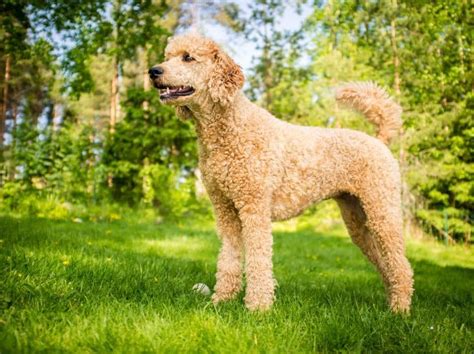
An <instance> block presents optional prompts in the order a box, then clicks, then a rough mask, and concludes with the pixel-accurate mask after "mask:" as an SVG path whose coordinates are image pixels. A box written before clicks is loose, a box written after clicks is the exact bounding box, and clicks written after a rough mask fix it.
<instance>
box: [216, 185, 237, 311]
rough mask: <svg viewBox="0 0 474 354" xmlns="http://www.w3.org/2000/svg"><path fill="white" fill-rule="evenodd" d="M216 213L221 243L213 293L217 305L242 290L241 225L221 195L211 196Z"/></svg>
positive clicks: (229, 204) (232, 208) (230, 203)
mask: <svg viewBox="0 0 474 354" xmlns="http://www.w3.org/2000/svg"><path fill="white" fill-rule="evenodd" d="M211 199H212V202H213V204H214V210H215V213H216V219H217V220H216V221H217V232H218V234H219V237H220V239H221V241H222V245H221V249H220V252H219V258H218V260H217V274H216V286H215V287H214V290H215V293H214V294H213V295H212V301H213V302H214V303H215V304H217V303H218V302H221V301H226V300H230V299H232V298H234V297H235V296H236V295H237V294H238V293H239V291H240V290H241V288H242V251H243V249H242V237H241V231H242V227H241V223H240V219H239V217H238V214H237V211H236V210H235V207H234V205H233V203H232V202H230V201H229V200H227V199H226V198H225V197H223V196H222V195H220V196H219V195H216V193H214V194H213V195H212V196H211Z"/></svg>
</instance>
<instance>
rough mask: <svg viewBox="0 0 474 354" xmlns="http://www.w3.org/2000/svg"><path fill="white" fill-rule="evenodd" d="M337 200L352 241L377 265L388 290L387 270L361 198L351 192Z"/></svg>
mask: <svg viewBox="0 0 474 354" xmlns="http://www.w3.org/2000/svg"><path fill="white" fill-rule="evenodd" d="M336 202H337V204H338V205H339V208H340V210H341V215H342V219H343V220H344V223H345V224H346V228H347V231H348V232H349V235H350V236H351V238H352V241H353V242H354V243H355V244H356V245H357V246H358V247H359V248H360V249H361V251H362V253H363V254H364V255H365V256H366V257H367V258H368V260H369V261H370V262H371V263H372V264H373V265H375V267H376V268H377V270H378V271H379V273H380V275H381V276H382V280H383V282H384V285H385V287H386V289H387V290H388V283H387V279H386V278H385V276H384V275H385V272H384V270H383V262H382V260H381V255H380V251H379V250H378V249H377V245H376V243H375V240H374V238H373V236H372V235H371V234H370V231H369V229H368V228H367V226H366V222H367V216H366V215H365V212H364V210H363V209H362V206H361V204H360V201H359V199H358V198H357V197H355V196H353V195H351V194H343V195H341V196H339V197H337V198H336Z"/></svg>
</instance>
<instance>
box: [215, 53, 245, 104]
mask: <svg viewBox="0 0 474 354" xmlns="http://www.w3.org/2000/svg"><path fill="white" fill-rule="evenodd" d="M213 56H214V71H213V72H212V73H211V76H210V79H209V82H208V86H209V93H210V95H211V98H212V100H213V101H214V102H216V103H217V102H219V103H220V104H222V105H223V106H225V105H228V104H229V103H230V102H232V100H233V98H234V95H235V93H236V92H237V91H238V90H240V89H241V88H242V86H243V85H244V80H245V78H244V74H243V73H242V69H241V68H240V66H238V65H237V64H236V63H235V62H234V61H233V60H232V59H231V58H230V57H229V56H228V55H227V54H226V53H224V52H223V51H221V50H220V49H217V50H216V51H215V52H214V54H213Z"/></svg>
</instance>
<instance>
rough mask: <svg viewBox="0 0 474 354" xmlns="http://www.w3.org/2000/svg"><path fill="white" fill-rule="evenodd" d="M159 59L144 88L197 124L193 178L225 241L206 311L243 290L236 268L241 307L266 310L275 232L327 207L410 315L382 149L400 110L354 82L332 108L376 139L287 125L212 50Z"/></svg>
mask: <svg viewBox="0 0 474 354" xmlns="http://www.w3.org/2000/svg"><path fill="white" fill-rule="evenodd" d="M165 57H166V59H165V60H166V61H165V62H163V63H161V64H159V65H157V66H154V67H153V68H151V69H150V70H149V74H150V78H151V80H152V81H153V84H154V86H155V87H156V88H157V89H159V90H160V99H161V101H162V102H163V103H165V104H170V105H173V106H175V107H176V111H177V114H178V116H179V117H180V118H182V119H191V120H193V121H194V123H195V127H196V132H197V137H198V139H197V140H198V144H199V167H200V169H201V172H202V177H203V181H204V185H205V186H206V189H207V192H208V194H209V197H210V199H211V201H212V204H213V206H214V210H215V216H216V220H217V230H218V234H219V237H220V239H221V241H222V245H221V249H220V253H219V257H218V263H217V275H216V278H217V279H216V285H215V289H214V290H215V293H214V294H213V297H212V300H213V302H214V303H218V302H221V301H225V300H229V299H232V298H234V297H235V296H236V295H237V293H238V292H239V291H240V290H241V288H242V274H243V269H242V263H244V266H245V274H246V282H247V288H246V295H245V304H246V306H247V308H249V309H250V310H266V309H269V308H270V307H271V305H272V303H273V301H274V287H275V281H274V279H273V272H272V243H273V240H272V226H271V223H272V221H274V220H284V219H288V218H291V217H293V216H296V215H298V214H300V213H301V212H302V211H303V210H304V209H305V208H307V207H309V206H310V205H313V204H314V203H316V202H319V201H321V200H323V199H328V198H334V199H335V200H336V201H337V203H338V205H339V207H340V209H341V213H342V217H343V219H344V222H345V224H346V226H347V229H348V231H349V234H350V235H351V237H352V240H353V242H354V243H355V244H356V245H357V246H359V247H360V249H361V250H362V252H363V253H364V254H365V255H366V256H367V258H368V259H369V260H370V262H372V263H373V264H374V265H375V266H376V268H377V269H378V271H379V272H380V274H381V276H382V278H383V282H384V284H385V287H386V290H387V294H388V300H389V304H390V308H391V309H392V311H394V312H409V310H410V303H411V296H412V293H413V272H412V270H411V267H410V264H409V263H408V260H407V258H406V257H405V255H404V251H405V250H404V241H403V235H402V212H401V198H400V173H399V168H398V164H397V161H396V160H395V159H394V158H393V156H392V154H391V153H390V150H389V149H388V148H387V147H386V145H384V143H388V142H389V141H390V138H391V137H393V136H394V135H395V134H396V132H397V131H398V130H399V128H400V126H401V118H400V116H401V112H402V110H401V108H400V106H399V105H398V104H396V103H395V102H394V101H393V100H392V99H391V98H390V97H389V96H388V95H387V94H386V92H385V91H384V90H382V89H381V88H379V87H378V86H376V85H375V84H373V83H352V84H347V85H345V86H343V87H341V88H340V89H339V90H338V91H337V93H336V99H337V101H339V102H341V103H344V104H346V105H348V106H351V107H353V108H355V109H357V110H359V111H361V112H362V113H364V114H365V116H366V118H367V119H368V120H369V121H371V122H372V123H373V124H375V125H376V127H377V129H378V139H376V138H373V137H370V136H368V135H366V134H364V133H362V132H358V131H353V130H349V129H326V128H318V127H305V126H298V125H293V124H289V123H287V122H284V121H281V120H278V119H277V118H275V117H273V116H272V115H271V114H270V113H269V112H267V111H266V110H264V109H262V108H260V107H259V106H257V105H255V104H253V103H252V102H250V101H249V100H248V99H247V98H246V97H245V95H244V94H243V93H242V92H241V88H242V86H243V83H244V75H243V74H242V70H241V68H240V67H239V66H238V65H237V64H236V63H235V62H234V61H233V60H232V59H231V58H230V57H229V56H228V55H227V54H226V53H225V52H224V51H223V50H222V49H221V48H220V47H219V46H218V45H217V44H216V43H214V42H213V41H211V40H209V39H206V38H203V37H200V36H198V35H189V34H188V35H183V36H177V37H174V38H172V39H171V40H170V41H169V43H168V45H167V47H166V50H165ZM243 260H244V262H243Z"/></svg>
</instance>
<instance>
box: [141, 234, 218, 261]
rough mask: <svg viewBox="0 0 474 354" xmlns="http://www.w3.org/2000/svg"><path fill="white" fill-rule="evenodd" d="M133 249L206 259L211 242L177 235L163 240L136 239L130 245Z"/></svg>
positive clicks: (170, 255)
mask: <svg viewBox="0 0 474 354" xmlns="http://www.w3.org/2000/svg"><path fill="white" fill-rule="evenodd" d="M132 247H133V248H134V249H135V250H138V251H143V252H148V253H150V252H151V253H155V254H157V255H162V256H168V257H173V258H185V259H191V260H202V261H204V260H207V259H208V258H209V252H210V249H211V244H210V242H209V241H208V240H205V239H202V238H198V237H188V236H178V237H174V238H171V239H164V240H152V239H145V240H137V241H135V242H134V243H133V246H132Z"/></svg>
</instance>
